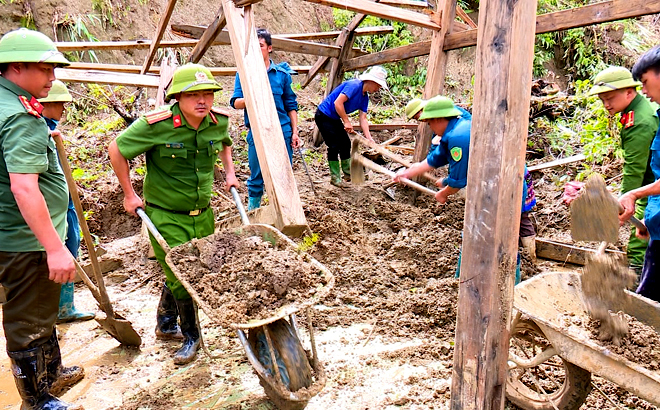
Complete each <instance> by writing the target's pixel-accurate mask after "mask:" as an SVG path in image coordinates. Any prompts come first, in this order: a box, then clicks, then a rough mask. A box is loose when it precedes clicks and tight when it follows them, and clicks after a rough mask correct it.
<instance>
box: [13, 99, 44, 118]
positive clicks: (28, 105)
mask: <svg viewBox="0 0 660 410" xmlns="http://www.w3.org/2000/svg"><path fill="white" fill-rule="evenodd" d="M18 99H19V101H20V102H21V104H22V105H23V107H24V108H25V111H27V113H28V114H31V115H34V116H35V117H41V112H42V111H43V110H44V107H43V105H41V103H39V101H37V99H36V98H34V97H32V98H31V99H30V100H29V101H28V99H27V97H26V96H24V95H19V96H18Z"/></svg>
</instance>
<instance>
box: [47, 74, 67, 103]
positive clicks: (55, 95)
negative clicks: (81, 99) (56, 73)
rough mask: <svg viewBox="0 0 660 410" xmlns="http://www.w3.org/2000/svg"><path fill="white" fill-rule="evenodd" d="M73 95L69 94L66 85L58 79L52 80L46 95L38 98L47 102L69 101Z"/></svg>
mask: <svg viewBox="0 0 660 410" xmlns="http://www.w3.org/2000/svg"><path fill="white" fill-rule="evenodd" d="M71 101H73V97H71V94H69V90H67V88H66V85H64V83H63V82H61V81H60V80H55V81H53V85H52V87H51V88H50V91H48V97H45V98H40V99H39V102H40V103H49V102H71Z"/></svg>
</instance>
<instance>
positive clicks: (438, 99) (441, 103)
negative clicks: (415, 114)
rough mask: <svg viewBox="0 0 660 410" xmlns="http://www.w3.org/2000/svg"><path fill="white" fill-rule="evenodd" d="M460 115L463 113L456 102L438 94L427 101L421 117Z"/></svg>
mask: <svg viewBox="0 0 660 410" xmlns="http://www.w3.org/2000/svg"><path fill="white" fill-rule="evenodd" d="M459 115H461V112H460V111H459V110H458V109H457V108H456V107H455V106H454V102H453V101H452V100H451V99H450V98H447V97H443V96H442V95H436V96H435V97H433V98H431V99H430V100H428V101H426V104H425V105H424V111H422V115H420V116H419V119H420V120H427V119H429V118H446V117H458V116H459Z"/></svg>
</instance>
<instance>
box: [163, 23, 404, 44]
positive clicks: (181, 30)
mask: <svg viewBox="0 0 660 410" xmlns="http://www.w3.org/2000/svg"><path fill="white" fill-rule="evenodd" d="M171 27H172V31H173V32H174V33H175V34H177V35H180V36H184V37H188V36H192V34H193V33H195V34H196V33H198V32H199V29H200V28H202V29H205V28H206V27H205V26H199V25H189V24H172V26H171ZM393 32H394V27H392V26H374V27H361V28H358V29H356V30H355V35H356V36H372V35H384V34H391V33H393ZM340 33H341V31H340V30H335V31H323V32H314V33H288V34H272V37H273V38H285V39H289V40H309V41H316V40H332V39H335V38H337V37H339V34H340Z"/></svg>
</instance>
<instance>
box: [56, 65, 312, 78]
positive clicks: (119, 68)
mask: <svg viewBox="0 0 660 410" xmlns="http://www.w3.org/2000/svg"><path fill="white" fill-rule="evenodd" d="M67 68H68V69H72V70H99V71H110V72H116V73H132V74H139V73H140V71H141V70H142V67H140V66H136V65H127V64H100V63H77V62H74V63H71V65H70V66H67ZM207 68H208V69H209V70H210V71H211V74H213V75H214V76H216V77H233V76H235V75H236V72H237V70H236V67H207ZM310 68H311V66H308V65H294V66H291V69H292V70H294V71H296V72H297V73H298V75H300V74H305V73H307V72H308V71H309V70H310ZM159 73H160V67H150V68H149V74H159Z"/></svg>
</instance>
